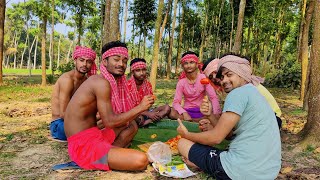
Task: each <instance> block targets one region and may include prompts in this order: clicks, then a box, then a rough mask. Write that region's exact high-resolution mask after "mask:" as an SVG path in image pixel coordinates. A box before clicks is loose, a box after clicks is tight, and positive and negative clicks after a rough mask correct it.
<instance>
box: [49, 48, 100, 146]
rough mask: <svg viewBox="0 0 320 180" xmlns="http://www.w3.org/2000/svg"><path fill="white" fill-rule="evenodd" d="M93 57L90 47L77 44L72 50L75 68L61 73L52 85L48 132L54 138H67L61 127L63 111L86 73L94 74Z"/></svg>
mask: <svg viewBox="0 0 320 180" xmlns="http://www.w3.org/2000/svg"><path fill="white" fill-rule="evenodd" d="M95 59H96V53H95V52H94V51H93V50H92V49H90V48H87V47H81V46H77V47H76V49H75V50H74V52H73V60H74V65H75V69H73V70H71V71H69V72H66V73H64V74H62V75H61V76H60V77H59V79H58V80H57V82H56V84H55V85H54V87H53V92H52V97H51V109H52V122H51V124H50V132H51V135H52V137H53V138H54V139H58V140H62V141H66V140H67V137H66V135H65V132H64V127H63V124H64V120H63V118H64V113H65V111H66V108H67V105H68V103H69V101H70V99H71V97H72V95H73V94H74V93H75V92H76V90H77V89H78V88H79V87H80V85H81V84H82V83H83V82H84V81H85V80H86V79H87V75H88V76H91V75H94V74H96V70H97V67H96V65H95V63H94V60H95ZM86 74H87V75H86Z"/></svg>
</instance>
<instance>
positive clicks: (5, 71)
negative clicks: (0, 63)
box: [3, 69, 52, 75]
mask: <svg viewBox="0 0 320 180" xmlns="http://www.w3.org/2000/svg"><path fill="white" fill-rule="evenodd" d="M30 73H31V75H41V74H42V70H41V69H31V70H30V69H3V74H4V75H7V74H10V75H29V74H30ZM46 74H52V71H51V70H49V69H47V70H46Z"/></svg>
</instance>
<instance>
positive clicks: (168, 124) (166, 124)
mask: <svg viewBox="0 0 320 180" xmlns="http://www.w3.org/2000/svg"><path fill="white" fill-rule="evenodd" d="M182 123H183V124H184V125H185V126H186V128H187V129H188V130H189V131H190V132H200V130H199V125H198V123H195V122H189V121H182ZM178 126H179V123H178V121H176V120H170V119H163V120H161V121H159V122H155V123H151V124H149V127H148V128H150V129H173V130H176V129H177V128H178Z"/></svg>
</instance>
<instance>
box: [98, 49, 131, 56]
mask: <svg viewBox="0 0 320 180" xmlns="http://www.w3.org/2000/svg"><path fill="white" fill-rule="evenodd" d="M114 55H122V56H124V57H126V58H127V59H129V55H128V49H127V48H125V47H114V48H111V49H109V50H107V51H106V52H104V53H103V54H102V59H106V58H107V57H110V56H114Z"/></svg>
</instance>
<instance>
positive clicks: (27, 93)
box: [0, 85, 52, 102]
mask: <svg viewBox="0 0 320 180" xmlns="http://www.w3.org/2000/svg"><path fill="white" fill-rule="evenodd" d="M51 91H52V87H50V86H47V87H41V86H39V85H38V86H22V85H16V86H12V85H10V86H0V94H1V96H0V101H1V102H6V101H12V100H15V101H26V100H28V99H30V100H31V101H33V100H34V99H35V98H39V96H40V98H49V99H50V98H51Z"/></svg>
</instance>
